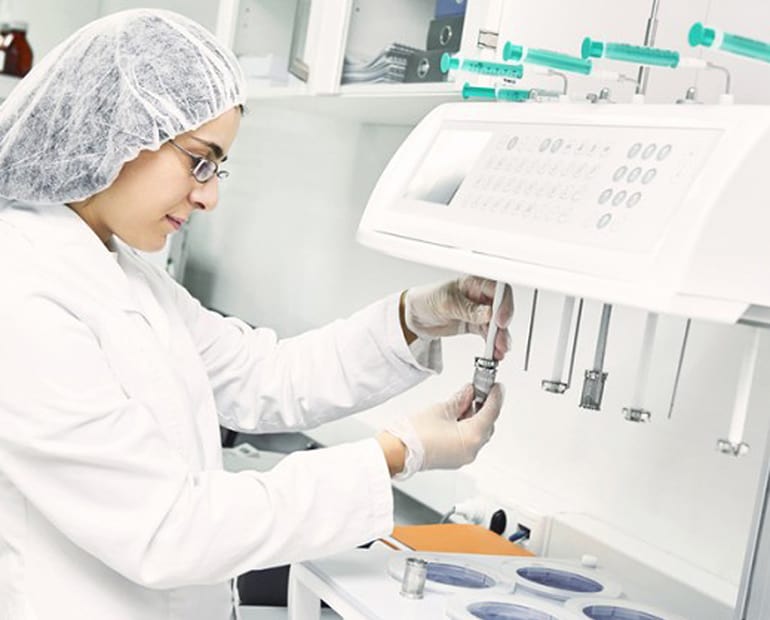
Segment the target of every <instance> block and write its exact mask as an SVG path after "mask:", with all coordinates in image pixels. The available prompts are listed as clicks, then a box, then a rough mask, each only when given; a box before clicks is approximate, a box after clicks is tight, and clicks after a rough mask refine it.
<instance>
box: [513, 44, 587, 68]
mask: <svg viewBox="0 0 770 620" xmlns="http://www.w3.org/2000/svg"><path fill="white" fill-rule="evenodd" d="M503 60H512V61H514V62H519V61H521V62H527V63H530V64H533V65H540V66H542V67H548V68H550V69H556V70H557V71H570V72H572V73H581V74H583V75H588V74H590V73H591V69H592V66H593V65H592V63H591V61H590V60H587V59H585V58H578V57H577V56H570V55H568V54H561V53H559V52H552V51H550V50H539V49H532V48H527V47H524V46H523V45H515V44H513V43H511V42H510V41H508V42H507V43H506V44H505V47H503Z"/></svg>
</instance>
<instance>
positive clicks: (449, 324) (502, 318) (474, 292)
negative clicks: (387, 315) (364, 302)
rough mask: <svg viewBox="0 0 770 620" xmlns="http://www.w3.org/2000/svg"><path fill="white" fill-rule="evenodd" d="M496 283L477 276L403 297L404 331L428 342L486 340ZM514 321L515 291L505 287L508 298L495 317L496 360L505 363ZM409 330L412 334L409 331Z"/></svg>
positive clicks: (409, 293)
mask: <svg viewBox="0 0 770 620" xmlns="http://www.w3.org/2000/svg"><path fill="white" fill-rule="evenodd" d="M496 284H497V283H496V282H495V281H494V280H487V279H486V278H480V277H477V276H462V277H460V278H457V279H455V280H451V281H450V282H445V283H443V284H438V285H430V286H421V287H415V288H410V289H409V290H407V291H406V293H405V295H403V296H402V299H403V301H404V312H403V314H402V316H403V323H404V325H402V327H405V328H406V329H405V335H406V336H407V341H408V340H409V335H410V334H409V333H408V332H412V334H414V335H415V336H418V337H420V338H426V339H435V338H441V337H443V336H454V335H457V334H468V333H470V334H479V335H480V336H482V337H483V338H485V339H486V336H487V332H488V331H489V322H490V321H491V320H492V300H493V299H494V296H495V286H496ZM512 318H513V290H512V289H511V286H510V285H509V284H506V285H505V294H504V295H503V300H502V302H501V303H500V308H499V309H498V311H497V315H496V316H495V323H496V324H497V327H498V331H497V337H496V338H495V353H494V358H495V359H497V360H501V359H503V357H505V354H506V352H507V351H508V349H509V348H510V344H511V335H510V333H509V332H508V325H509V324H510V322H511V319H512ZM407 330H408V331H407Z"/></svg>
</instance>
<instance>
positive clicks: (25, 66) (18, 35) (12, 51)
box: [3, 22, 32, 77]
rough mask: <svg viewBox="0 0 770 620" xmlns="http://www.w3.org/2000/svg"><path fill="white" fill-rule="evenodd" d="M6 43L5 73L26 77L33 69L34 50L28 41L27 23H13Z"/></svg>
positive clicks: (6, 37)
mask: <svg viewBox="0 0 770 620" xmlns="http://www.w3.org/2000/svg"><path fill="white" fill-rule="evenodd" d="M4 41H5V44H4V46H3V47H4V51H5V65H4V67H3V73H5V74H6V75H14V76H16V77H24V76H25V75H27V73H29V70H30V69H31V68H32V48H31V47H30V46H29V42H28V41H27V22H11V23H10V24H9V26H8V34H7V35H5V38H4Z"/></svg>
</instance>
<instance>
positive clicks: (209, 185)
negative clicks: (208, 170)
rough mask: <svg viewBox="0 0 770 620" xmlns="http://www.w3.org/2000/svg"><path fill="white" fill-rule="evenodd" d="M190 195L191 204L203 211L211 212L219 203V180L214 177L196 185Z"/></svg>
mask: <svg viewBox="0 0 770 620" xmlns="http://www.w3.org/2000/svg"><path fill="white" fill-rule="evenodd" d="M195 185H196V187H195V188H194V189H193V191H192V193H191V194H190V200H191V202H192V203H193V204H194V205H195V206H196V208H198V209H201V210H203V211H213V210H214V209H215V208H216V206H217V203H218V202H219V178H218V177H216V176H215V177H214V178H212V179H211V180H210V181H206V182H205V183H197V182H196V184H195Z"/></svg>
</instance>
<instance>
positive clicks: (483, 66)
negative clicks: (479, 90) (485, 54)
mask: <svg viewBox="0 0 770 620" xmlns="http://www.w3.org/2000/svg"><path fill="white" fill-rule="evenodd" d="M452 69H454V70H460V71H467V72H468V73H478V74H480V75H493V76H495V77H502V78H509V79H519V78H520V77H521V76H522V75H523V74H524V68H523V67H522V66H521V65H513V64H507V63H503V62H491V61H488V60H477V59H473V58H461V57H460V56H451V55H450V54H443V55H442V56H441V72H442V73H447V72H449V71H450V70H452Z"/></svg>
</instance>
